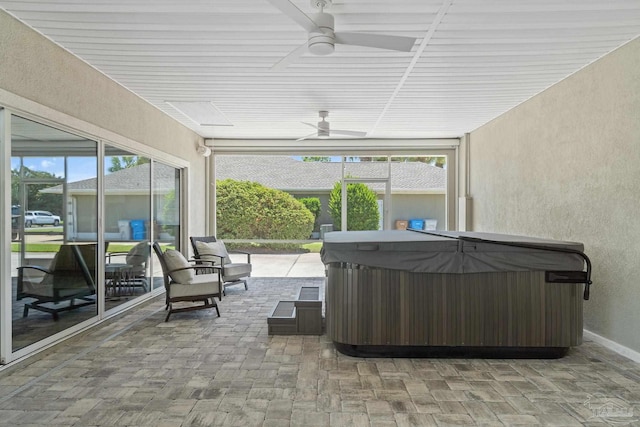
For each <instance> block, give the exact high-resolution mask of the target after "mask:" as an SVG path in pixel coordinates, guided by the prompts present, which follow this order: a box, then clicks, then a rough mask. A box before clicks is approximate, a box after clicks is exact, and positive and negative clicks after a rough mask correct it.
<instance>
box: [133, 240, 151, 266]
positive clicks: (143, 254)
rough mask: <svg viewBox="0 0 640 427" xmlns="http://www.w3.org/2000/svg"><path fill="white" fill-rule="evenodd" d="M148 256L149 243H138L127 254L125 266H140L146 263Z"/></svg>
mask: <svg viewBox="0 0 640 427" xmlns="http://www.w3.org/2000/svg"><path fill="white" fill-rule="evenodd" d="M149 255H151V247H150V245H149V242H141V243H138V244H137V245H135V246H134V247H133V248H131V250H129V253H127V264H129V265H133V266H139V265H142V264H144V263H146V262H147V259H149Z"/></svg>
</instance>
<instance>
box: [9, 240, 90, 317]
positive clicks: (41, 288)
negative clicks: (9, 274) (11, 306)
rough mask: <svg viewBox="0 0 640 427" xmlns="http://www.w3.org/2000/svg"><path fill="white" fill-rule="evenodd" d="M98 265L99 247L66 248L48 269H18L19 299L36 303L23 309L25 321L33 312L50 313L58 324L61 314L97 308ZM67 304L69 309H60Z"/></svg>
mask: <svg viewBox="0 0 640 427" xmlns="http://www.w3.org/2000/svg"><path fill="white" fill-rule="evenodd" d="M95 265H96V244H82V245H76V244H63V245H61V246H60V249H59V251H58V253H56V255H55V256H54V258H53V259H52V260H51V264H50V266H49V268H44V267H40V266H37V265H27V266H22V267H18V283H17V296H16V299H17V300H18V301H19V300H21V299H23V298H33V299H35V301H33V302H29V303H26V304H25V305H24V312H23V317H27V315H28V314H29V309H30V308H31V309H34V310H39V311H43V312H45V313H50V314H52V315H53V320H58V313H60V312H63V311H69V310H75V309H77V308H80V307H84V306H86V305H91V304H95V303H96V301H95V296H93V295H95V293H96V286H95ZM65 301H69V305H67V306H63V307H59V306H58V304H59V303H62V302H65ZM78 301H79V302H78Z"/></svg>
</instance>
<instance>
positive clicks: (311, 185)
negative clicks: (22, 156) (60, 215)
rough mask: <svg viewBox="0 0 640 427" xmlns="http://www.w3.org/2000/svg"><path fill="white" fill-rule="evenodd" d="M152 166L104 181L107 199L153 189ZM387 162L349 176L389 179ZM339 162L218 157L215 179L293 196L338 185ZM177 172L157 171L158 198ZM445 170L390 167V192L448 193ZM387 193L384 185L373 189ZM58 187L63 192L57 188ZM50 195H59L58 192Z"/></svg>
mask: <svg viewBox="0 0 640 427" xmlns="http://www.w3.org/2000/svg"><path fill="white" fill-rule="evenodd" d="M149 167H150V165H149V163H145V164H142V165H139V166H135V167H131V168H125V169H121V170H119V171H117V172H113V173H109V174H107V175H106V176H105V177H104V184H105V188H106V191H107V193H114V192H115V193H119V194H137V193H140V194H142V193H146V192H148V189H149V184H148V177H149ZM387 167H388V166H387V163H385V162H353V163H348V164H347V173H348V175H349V176H352V177H357V178H375V177H385V176H386V175H387ZM340 168H341V163H339V162H304V161H302V160H297V159H295V158H293V157H289V156H245V155H242V156H220V157H217V159H216V179H227V178H230V179H235V180H237V181H253V182H258V183H260V184H262V185H264V186H266V187H269V188H276V189H278V190H283V191H289V192H318V191H323V192H324V191H329V190H331V189H332V188H333V186H334V185H335V183H336V182H338V181H339V180H340V176H341V173H340ZM174 173H175V169H173V168H168V167H167V168H156V169H155V170H154V190H155V191H160V192H166V191H170V190H172V189H174V188H175V175H174ZM446 175H447V171H446V170H445V169H442V168H439V167H436V166H432V165H429V164H426V163H420V162H407V163H404V162H393V163H391V191H392V192H393V193H444V190H445V186H446ZM370 186H371V187H372V188H374V189H376V190H378V191H384V186H383V184H370ZM58 187H59V188H58ZM96 188H97V182H96V179H95V178H91V179H85V180H82V181H76V182H71V183H69V184H68V186H67V191H70V192H73V193H84V192H88V193H95V191H96ZM46 191H47V192H53V193H55V192H61V191H62V187H60V186H56V187H52V188H49V189H47V190H46Z"/></svg>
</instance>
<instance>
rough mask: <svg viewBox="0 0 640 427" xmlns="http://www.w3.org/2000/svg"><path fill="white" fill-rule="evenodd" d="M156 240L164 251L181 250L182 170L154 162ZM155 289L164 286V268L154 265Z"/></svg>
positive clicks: (156, 263)
mask: <svg viewBox="0 0 640 427" xmlns="http://www.w3.org/2000/svg"><path fill="white" fill-rule="evenodd" d="M153 224H154V239H155V241H157V242H158V243H159V244H160V245H161V246H162V247H163V248H164V249H166V248H172V249H177V250H180V169H177V168H174V167H172V166H169V165H166V164H164V163H160V162H153ZM153 272H154V280H153V289H156V288H161V287H162V286H164V284H163V281H162V268H161V266H160V263H159V262H158V260H157V259H156V258H154V263H153Z"/></svg>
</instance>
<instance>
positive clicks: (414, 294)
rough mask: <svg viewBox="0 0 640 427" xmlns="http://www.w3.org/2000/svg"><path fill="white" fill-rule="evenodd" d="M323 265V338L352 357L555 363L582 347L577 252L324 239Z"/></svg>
mask: <svg viewBox="0 0 640 427" xmlns="http://www.w3.org/2000/svg"><path fill="white" fill-rule="evenodd" d="M321 257H322V261H323V262H324V263H325V265H326V267H327V285H326V296H325V301H326V331H327V335H328V336H329V338H330V339H332V340H333V342H334V344H335V345H336V348H337V349H338V350H339V351H341V352H343V353H346V354H349V355H354V356H393V357H402V356H449V355H450V356H476V355H478V356H482V357H493V356H495V357H561V356H563V355H564V354H565V353H566V352H567V350H568V349H569V348H570V347H572V346H577V345H579V344H580V343H581V342H582V329H583V326H582V301H583V299H588V284H590V277H589V276H590V262H589V259H588V258H587V257H586V256H585V255H584V253H583V245H582V244H580V243H572V242H560V241H553V240H543V239H536V238H530V237H522V236H510V235H499V234H488V233H469V232H437V233H435V232H434V233H431V232H417V231H411V230H407V231H404V230H393V231H347V232H331V233H327V234H325V236H324V244H323V248H322V251H321ZM585 266H586V271H583V270H584V269H585ZM583 286H584V288H583Z"/></svg>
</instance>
